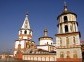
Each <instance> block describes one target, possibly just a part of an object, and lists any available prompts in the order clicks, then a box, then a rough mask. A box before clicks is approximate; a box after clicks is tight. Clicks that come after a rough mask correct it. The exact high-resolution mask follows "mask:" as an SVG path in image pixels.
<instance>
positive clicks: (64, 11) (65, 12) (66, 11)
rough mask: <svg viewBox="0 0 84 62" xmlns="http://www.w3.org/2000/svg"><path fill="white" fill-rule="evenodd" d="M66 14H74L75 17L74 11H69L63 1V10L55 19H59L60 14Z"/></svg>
mask: <svg viewBox="0 0 84 62" xmlns="http://www.w3.org/2000/svg"><path fill="white" fill-rule="evenodd" d="M66 14H73V15H75V16H76V17H77V15H76V14H75V13H74V12H72V11H69V10H68V9H67V5H66V3H65V5H64V10H63V12H62V13H61V14H60V15H59V16H58V17H57V20H58V19H59V17H60V16H62V15H66Z"/></svg>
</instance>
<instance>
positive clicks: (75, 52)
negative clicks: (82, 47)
mask: <svg viewBox="0 0 84 62" xmlns="http://www.w3.org/2000/svg"><path fill="white" fill-rule="evenodd" d="M73 58H77V51H76V50H75V51H74V52H73Z"/></svg>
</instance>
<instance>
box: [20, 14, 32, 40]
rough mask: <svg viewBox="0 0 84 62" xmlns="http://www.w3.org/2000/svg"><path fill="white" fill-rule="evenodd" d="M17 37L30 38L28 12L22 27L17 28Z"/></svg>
mask: <svg viewBox="0 0 84 62" xmlns="http://www.w3.org/2000/svg"><path fill="white" fill-rule="evenodd" d="M19 39H28V40H31V39H32V30H31V28H30V24H29V18H28V14H26V17H25V19H24V22H23V24H22V27H21V29H20V30H19Z"/></svg>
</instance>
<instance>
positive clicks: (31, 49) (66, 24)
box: [14, 4, 82, 62]
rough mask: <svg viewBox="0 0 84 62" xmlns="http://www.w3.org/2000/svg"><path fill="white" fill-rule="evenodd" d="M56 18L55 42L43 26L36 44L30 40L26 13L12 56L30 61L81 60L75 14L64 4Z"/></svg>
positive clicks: (77, 61)
mask: <svg viewBox="0 0 84 62" xmlns="http://www.w3.org/2000/svg"><path fill="white" fill-rule="evenodd" d="M57 20H58V24H57V28H58V32H57V34H55V37H56V41H55V43H54V41H53V38H52V37H50V36H48V29H47V28H45V29H44V31H43V32H44V34H43V36H42V37H39V38H38V40H39V45H36V44H35V42H34V41H33V40H32V34H33V32H32V29H31V27H30V23H29V18H28V14H26V17H25V19H24V22H23V25H22V27H21V28H20V29H19V32H18V39H17V40H16V41H15V47H14V57H15V58H16V59H20V60H31V61H61V62H70V61H71V62H82V52H81V45H80V37H81V35H80V31H79V30H78V22H77V21H76V20H77V15H76V14H75V13H73V12H71V11H70V10H68V8H67V5H66V4H65V5H64V9H63V11H62V13H61V14H60V15H58V17H57Z"/></svg>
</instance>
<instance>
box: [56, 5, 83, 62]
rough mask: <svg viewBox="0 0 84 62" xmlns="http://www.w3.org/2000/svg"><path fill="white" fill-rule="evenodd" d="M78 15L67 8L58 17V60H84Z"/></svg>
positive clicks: (79, 61)
mask: <svg viewBox="0 0 84 62" xmlns="http://www.w3.org/2000/svg"><path fill="white" fill-rule="evenodd" d="M76 19H77V15H76V14H75V13H73V12H71V11H69V10H68V9H67V6H66V4H65V6H64V10H63V12H62V13H61V14H60V15H59V16H58V17H57V20H58V25H57V27H58V33H57V34H56V57H57V61H75V62H76V61H78V62H81V61H82V55H81V54H82V53H81V45H80V32H79V30H78V22H77V21H76Z"/></svg>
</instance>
